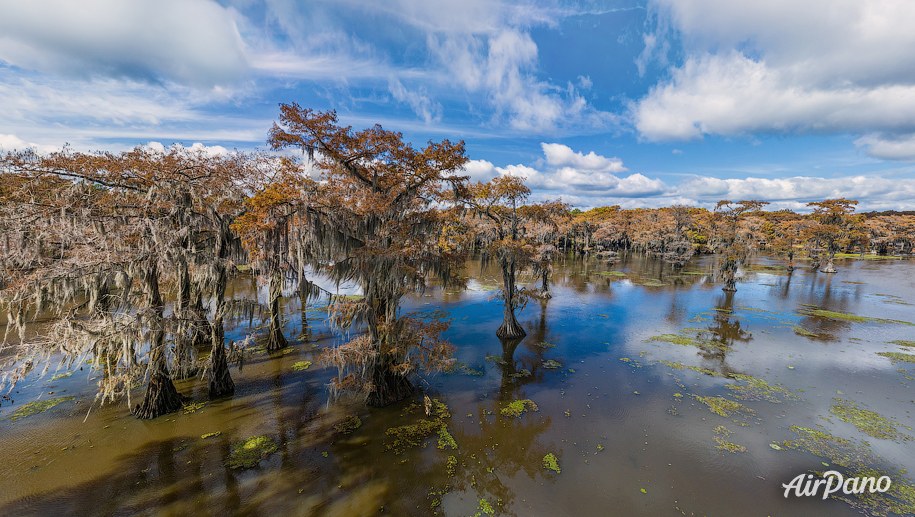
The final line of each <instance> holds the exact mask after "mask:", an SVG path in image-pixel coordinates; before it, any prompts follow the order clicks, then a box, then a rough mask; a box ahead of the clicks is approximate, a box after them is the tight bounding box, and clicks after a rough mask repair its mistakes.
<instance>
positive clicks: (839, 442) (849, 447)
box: [782, 425, 868, 467]
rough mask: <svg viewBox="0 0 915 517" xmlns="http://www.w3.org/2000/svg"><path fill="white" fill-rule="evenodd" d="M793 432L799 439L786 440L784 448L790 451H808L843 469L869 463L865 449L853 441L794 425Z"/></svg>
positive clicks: (783, 444)
mask: <svg viewBox="0 0 915 517" xmlns="http://www.w3.org/2000/svg"><path fill="white" fill-rule="evenodd" d="M791 431H792V432H794V433H795V434H796V435H797V436H798V437H797V439H795V440H786V441H784V442H783V443H782V446H784V447H787V448H789V449H798V450H804V451H807V452H809V453H811V454H813V455H815V456H819V457H821V458H827V459H829V460H830V463H833V464H835V465H839V466H841V467H850V466H852V465H856V464H864V463H867V462H868V461H866V460H868V458H867V456H868V454H867V452H866V451H865V448H864V447H861V446H859V445H858V444H855V443H853V442H852V441H851V440H847V439H845V438H840V437H838V436H833V435H832V434H829V433H828V432H826V431H823V430H820V429H810V428H808V427H801V426H796V425H793V426H791Z"/></svg>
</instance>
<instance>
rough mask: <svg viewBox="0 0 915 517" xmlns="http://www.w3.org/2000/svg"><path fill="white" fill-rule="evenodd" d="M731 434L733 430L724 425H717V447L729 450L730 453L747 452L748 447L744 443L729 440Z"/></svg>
mask: <svg viewBox="0 0 915 517" xmlns="http://www.w3.org/2000/svg"><path fill="white" fill-rule="evenodd" d="M730 436H731V430H730V429H728V428H727V427H725V426H723V425H719V426H717V427H715V443H716V444H717V445H715V448H716V449H718V450H722V451H727V452H730V453H738V452H747V448H746V447H744V446H743V445H740V444H737V443H734V442H729V441H728V438H729V437H730Z"/></svg>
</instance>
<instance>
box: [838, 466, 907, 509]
mask: <svg viewBox="0 0 915 517" xmlns="http://www.w3.org/2000/svg"><path fill="white" fill-rule="evenodd" d="M885 475H887V473H885V472H880V471H877V470H875V469H873V468H869V467H865V468H862V469H860V470H858V469H856V470H854V471H852V472H849V474H848V476H847V477H846V479H848V478H865V477H869V478H875V479H879V478H880V477H881V476H885ZM890 477H891V478H892V480H893V482H892V484H891V485H890V488H889V490H887V491H886V492H885V493H880V492H877V493H873V494H872V493H870V490H866V491H863V492H861V493H858V494H855V495H854V496H849V495H844V494H843V495H841V496H839V495H836V496H833V497H835V498H836V499H839V500H841V501H843V502H845V503H847V504H848V505H849V506H851V507H852V508H856V509H858V510H860V511H861V513H864V514H866V515H890V514H892V515H915V486H913V485H911V484H910V483H907V482H906V481H905V480H902V479H900V478H899V477H898V476H890Z"/></svg>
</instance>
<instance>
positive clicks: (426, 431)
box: [384, 396, 457, 455]
mask: <svg viewBox="0 0 915 517" xmlns="http://www.w3.org/2000/svg"><path fill="white" fill-rule="evenodd" d="M419 407H420V406H418V405H416V404H411V405H410V406H409V407H407V408H406V410H405V411H404V413H405V414H411V413H413V412H414V411H415V410H416V409H418V408H419ZM424 409H425V413H426V416H425V418H420V419H419V420H418V421H416V422H414V423H412V424H407V425H400V426H396V427H390V428H388V429H386V430H385V432H384V434H385V436H387V438H388V440H389V441H388V442H387V443H385V448H386V449H387V450H389V451H394V454H398V455H399V454H402V453H404V452H405V451H407V450H408V449H412V448H414V447H419V446H420V445H423V443H424V442H425V441H426V439H427V438H429V437H430V436H432V435H433V434H436V433H438V434H439V445H441V446H442V447H440V448H442V449H444V448H445V447H450V446H451V443H452V442H453V443H454V447H452V448H453V449H456V448H457V443H456V442H454V438H453V437H451V434H450V433H448V429H447V425H448V419H449V418H451V412H450V411H449V410H448V406H447V405H445V403H444V402H442V401H440V400H438V399H433V398H429V397H428V396H426V397H425V400H424ZM443 429H444V432H442V430H443ZM448 438H450V440H449V439H448Z"/></svg>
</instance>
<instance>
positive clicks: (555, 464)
mask: <svg viewBox="0 0 915 517" xmlns="http://www.w3.org/2000/svg"><path fill="white" fill-rule="evenodd" d="M543 468H545V469H547V470H552V471H553V472H555V473H557V474H559V473H560V472H562V470H561V469H560V468H559V459H558V458H557V457H556V455H555V454H553V453H552V452H548V453H547V454H546V456H544V457H543Z"/></svg>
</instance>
